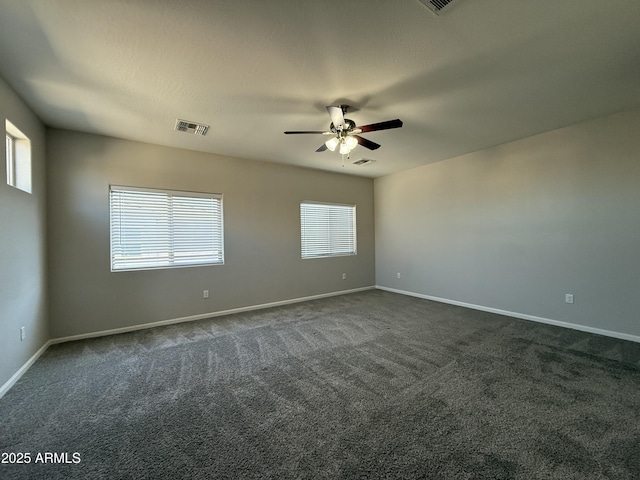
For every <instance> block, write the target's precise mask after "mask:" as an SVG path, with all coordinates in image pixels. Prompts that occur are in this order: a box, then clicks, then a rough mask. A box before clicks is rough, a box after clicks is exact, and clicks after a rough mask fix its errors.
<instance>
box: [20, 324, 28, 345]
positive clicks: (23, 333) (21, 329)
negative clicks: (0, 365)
mask: <svg viewBox="0 0 640 480" xmlns="http://www.w3.org/2000/svg"><path fill="white" fill-rule="evenodd" d="M26 336H27V332H26V330H25V327H20V341H21V342H22V341H23V340H24V339H25V337H26Z"/></svg>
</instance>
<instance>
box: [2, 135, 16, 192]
mask: <svg viewBox="0 0 640 480" xmlns="http://www.w3.org/2000/svg"><path fill="white" fill-rule="evenodd" d="M4 151H5V156H6V162H7V185H11V186H12V187H15V185H16V168H15V162H16V159H15V156H16V139H15V137H14V136H13V135H11V134H10V133H9V132H5V148H4Z"/></svg>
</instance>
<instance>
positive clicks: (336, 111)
mask: <svg viewBox="0 0 640 480" xmlns="http://www.w3.org/2000/svg"><path fill="white" fill-rule="evenodd" d="M327 112H329V115H330V116H331V121H332V122H333V126H334V128H335V129H336V130H337V129H338V127H341V126H343V125H344V115H343V114H342V107H327Z"/></svg>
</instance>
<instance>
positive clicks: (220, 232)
mask: <svg viewBox="0 0 640 480" xmlns="http://www.w3.org/2000/svg"><path fill="white" fill-rule="evenodd" d="M114 192H124V193H125V194H127V193H130V194H133V195H136V194H140V193H142V194H151V195H152V196H153V195H154V194H157V195H161V196H162V195H165V196H167V209H168V210H167V220H168V222H169V225H168V226H167V232H166V235H167V237H168V239H169V240H168V245H170V246H168V248H167V250H166V251H160V252H158V253H159V254H164V255H166V256H167V259H166V260H165V261H161V260H158V261H156V262H155V263H154V262H153V261H147V262H144V261H143V260H140V261H138V262H136V261H135V258H136V257H135V256H133V255H132V256H131V257H132V259H130V260H129V262H126V261H125V260H121V261H120V262H116V261H115V255H117V252H114V236H117V234H116V233H115V232H114V223H115V222H117V218H114V217H116V216H117V212H116V211H115V210H114ZM156 198H158V197H156ZM175 198H178V199H186V200H187V201H188V202H191V201H193V200H194V199H198V198H201V199H211V200H215V201H217V202H218V206H217V207H215V206H214V207H212V208H213V214H212V215H213V216H212V217H211V219H210V220H211V222H212V225H213V227H214V228H215V231H214V233H213V234H212V236H211V242H212V244H213V245H214V246H215V247H219V248H218V249H217V250H216V251H217V252H218V253H217V254H215V255H213V256H212V257H211V258H209V259H205V260H201V261H189V260H182V261H180V260H176V259H177V258H179V256H176V251H177V248H176V246H177V241H176V239H175V237H176V236H179V233H182V234H185V233H188V234H192V233H189V231H186V230H183V231H182V232H179V231H178V229H177V227H176V225H175V223H174V222H177V221H178V220H175V214H176V210H177V208H178V207H175V204H174V202H175ZM143 206H144V205H139V208H143ZM216 211H217V212H219V213H218V214H217V215H216V213H215V212H216ZM178 218H181V217H180V215H178ZM130 228H140V229H143V228H144V225H138V226H135V225H134V226H133V227H130ZM177 232H178V234H177ZM119 237H120V238H119V240H120V241H119V243H118V244H117V245H116V249H115V250H118V249H120V250H122V249H123V248H127V245H123V242H122V241H121V237H122V234H121V233H120V235H119ZM142 245H143V244H142V243H138V244H135V243H131V244H129V245H128V248H130V249H135V248H140V249H142V248H143V247H142ZM147 248H149V247H148V246H147ZM109 250H110V267H111V272H127V271H137V270H159V269H160V270H164V269H172V268H190V267H205V266H213V265H224V202H223V195H222V194H219V193H209V192H191V191H182V190H168V189H157V188H146V187H130V186H121V185H110V186H109ZM192 253H194V252H192ZM214 257H218V258H219V259H218V260H216V259H214ZM138 258H140V255H138ZM118 263H120V264H122V265H121V266H118ZM142 263H144V264H142ZM141 264H142V265H141ZM132 265H133V266H132Z"/></svg>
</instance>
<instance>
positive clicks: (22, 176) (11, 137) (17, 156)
mask: <svg viewBox="0 0 640 480" xmlns="http://www.w3.org/2000/svg"><path fill="white" fill-rule="evenodd" d="M5 157H6V158H5V161H6V171H7V185H9V186H11V187H13V188H17V189H18V190H22V191H23V192H26V193H29V194H30V193H32V191H33V178H32V172H31V170H32V159H31V140H29V137H27V136H26V135H25V134H24V133H22V132H21V131H20V129H19V128H18V127H16V126H15V125H14V124H13V123H11V121H9V119H8V118H7V119H5Z"/></svg>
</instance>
